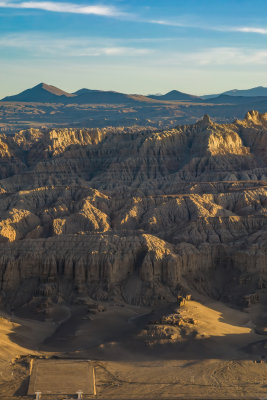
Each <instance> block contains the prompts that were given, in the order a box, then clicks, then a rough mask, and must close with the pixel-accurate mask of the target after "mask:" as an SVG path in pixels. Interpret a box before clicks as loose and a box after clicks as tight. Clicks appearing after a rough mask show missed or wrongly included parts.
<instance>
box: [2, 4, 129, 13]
mask: <svg viewBox="0 0 267 400" xmlns="http://www.w3.org/2000/svg"><path fill="white" fill-rule="evenodd" d="M0 7H1V8H16V9H35V10H43V11H50V12H60V13H72V14H85V15H90V14H91V15H100V16H106V17H117V16H122V15H126V14H125V13H123V12H121V11H120V10H118V9H117V8H116V7H113V6H112V7H111V6H104V5H90V6H85V5H82V4H75V3H68V2H66V3H60V2H54V1H24V2H14V1H13V2H12V1H8V0H7V1H0Z"/></svg>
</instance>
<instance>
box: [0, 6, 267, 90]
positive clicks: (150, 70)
mask: <svg viewBox="0 0 267 400" xmlns="http://www.w3.org/2000/svg"><path fill="white" fill-rule="evenodd" d="M266 15H267V1H266V0H254V1H253V2H252V1H251V0H249V1H248V0H92V1H91V0H66V1H65V0H64V1H62V0H56V1H53V0H51V1H50V0H47V1H46V0H44V1H42V0H0V98H2V97H4V96H7V95H12V94H15V93H18V92H20V91H22V90H24V89H27V88H29V87H33V86H35V85H37V84H38V83H40V82H45V83H47V84H50V85H54V86H57V87H60V88H61V89H63V90H66V91H69V92H74V91H76V90H78V89H80V88H84V87H85V88H88V89H99V90H116V91H120V92H124V93H140V94H152V93H153V94H155V93H166V92H168V91H170V90H173V89H176V90H180V91H183V92H186V93H191V94H196V95H203V94H211V93H220V92H223V91H226V90H230V89H235V88H238V89H247V88H251V87H255V86H267V19H266Z"/></svg>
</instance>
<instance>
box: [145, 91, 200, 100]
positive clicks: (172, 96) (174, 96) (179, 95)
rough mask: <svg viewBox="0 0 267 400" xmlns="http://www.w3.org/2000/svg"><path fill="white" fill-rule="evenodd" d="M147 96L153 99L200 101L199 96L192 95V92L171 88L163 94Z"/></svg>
mask: <svg viewBox="0 0 267 400" xmlns="http://www.w3.org/2000/svg"><path fill="white" fill-rule="evenodd" d="M147 97H149V98H151V99H154V100H165V101H166V100H167V101H199V100H201V101H202V99H201V97H198V96H194V95H192V94H187V93H183V92H180V91H178V90H172V91H170V92H168V93H166V94H163V95H149V96H147Z"/></svg>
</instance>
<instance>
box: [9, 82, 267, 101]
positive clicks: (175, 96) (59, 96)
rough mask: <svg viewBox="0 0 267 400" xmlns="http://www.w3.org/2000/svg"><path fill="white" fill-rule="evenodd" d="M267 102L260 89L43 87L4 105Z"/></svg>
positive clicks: (35, 87)
mask: <svg viewBox="0 0 267 400" xmlns="http://www.w3.org/2000/svg"><path fill="white" fill-rule="evenodd" d="M265 100H267V88H265V87H262V86H259V87H256V88H252V89H248V90H238V89H234V90H229V91H227V92H224V93H222V94H214V95H204V96H195V95H191V94H187V93H183V92H180V91H178V90H172V91H170V92H168V93H166V94H162V95H161V94H158V95H148V96H143V95H137V94H125V93H120V92H115V91H102V90H90V89H85V88H83V89H80V90H78V91H76V92H74V93H68V92H66V91H63V90H61V89H59V88H57V87H55V86H52V85H48V84H46V83H40V84H38V85H36V86H34V87H33V88H30V89H27V90H24V91H23V92H21V93H18V94H16V95H13V96H7V97H4V98H3V99H2V100H1V101H3V102H28V103H63V104H141V103H155V102H159V103H162V102H170V101H171V102H173V101H179V102H191V103H211V104H222V103H225V104H244V103H249V102H250V101H251V102H253V103H255V102H261V101H265Z"/></svg>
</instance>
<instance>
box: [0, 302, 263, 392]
mask: <svg viewBox="0 0 267 400" xmlns="http://www.w3.org/2000/svg"><path fill="white" fill-rule="evenodd" d="M258 315H261V319H260V320H259V318H258ZM21 316H22V313H21ZM21 316H20V317H17V316H9V317H8V316H7V315H3V317H2V318H1V323H0V341H1V347H0V399H13V398H14V399H18V398H27V397H26V394H27V389H28V383H29V373H30V360H31V359H32V358H33V359H36V358H41V357H42V358H47V359H49V358H51V357H55V356H56V357H59V358H67V359H90V360H93V361H92V363H93V365H94V366H95V371H96V386H97V398H100V399H142V398H147V399H152V398H153V399H156V398H165V399H171V398H187V399H190V398H202V399H203V398H205V399H207V398H209V399H217V398H218V399H229V398H236V399H240V398H244V399H249V398H253V399H254V398H255V399H256V398H262V399H263V398H267V362H265V357H266V358H267V346H266V343H267V338H266V337H265V336H263V335H259V334H257V333H255V328H256V329H257V327H258V326H260V327H261V328H263V325H264V323H265V321H264V318H265V315H264V312H263V310H261V309H259V308H258V307H256V306H254V307H251V308H250V309H247V310H245V311H239V310H235V309H232V308H230V307H228V306H226V305H224V304H222V303H219V302H214V301H211V300H209V299H207V298H198V299H197V300H194V301H188V302H186V304H185V305H184V306H183V307H180V308H177V305H173V304H170V305H165V306H162V308H161V309H159V310H158V308H157V311H154V310H152V309H150V308H144V307H135V306H128V305H126V304H104V303H103V304H101V305H100V306H99V307H98V310H97V311H92V309H90V307H89V311H88V305H86V304H82V305H77V306H74V307H71V308H69V309H68V310H67V309H66V307H65V306H54V308H53V310H50V317H49V318H47V319H46V320H45V321H37V320H36V319H35V320H33V319H30V318H29V316H27V318H26V314H25V316H24V318H22V317H21ZM59 398H60V397H59ZM62 398H63V397H62Z"/></svg>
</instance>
